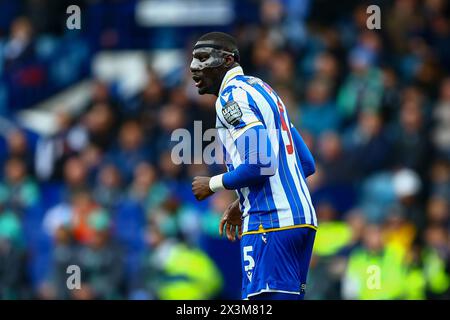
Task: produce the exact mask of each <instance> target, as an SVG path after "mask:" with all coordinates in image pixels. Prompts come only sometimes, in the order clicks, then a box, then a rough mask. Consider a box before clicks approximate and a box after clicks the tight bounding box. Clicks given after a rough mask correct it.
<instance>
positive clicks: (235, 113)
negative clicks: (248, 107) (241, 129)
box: [222, 101, 242, 126]
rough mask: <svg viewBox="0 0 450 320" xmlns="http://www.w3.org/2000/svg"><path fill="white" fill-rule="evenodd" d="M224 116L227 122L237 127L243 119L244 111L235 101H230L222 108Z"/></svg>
mask: <svg viewBox="0 0 450 320" xmlns="http://www.w3.org/2000/svg"><path fill="white" fill-rule="evenodd" d="M222 114H223V117H224V119H225V121H226V122H228V123H229V124H231V125H232V126H235V125H237V124H238V123H239V122H240V121H241V118H242V111H241V108H239V105H238V104H237V102H235V101H228V102H227V103H226V104H225V106H224V107H223V108H222Z"/></svg>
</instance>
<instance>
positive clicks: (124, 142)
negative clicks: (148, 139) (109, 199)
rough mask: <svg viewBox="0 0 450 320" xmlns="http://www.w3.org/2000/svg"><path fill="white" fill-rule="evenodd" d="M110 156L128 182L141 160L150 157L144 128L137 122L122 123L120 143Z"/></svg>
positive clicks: (146, 159)
mask: <svg viewBox="0 0 450 320" xmlns="http://www.w3.org/2000/svg"><path fill="white" fill-rule="evenodd" d="M108 157H109V158H110V159H111V161H112V162H113V163H114V164H115V165H116V167H117V169H118V170H119V171H120V174H121V175H122V177H123V180H124V182H126V183H129V182H130V181H131V178H132V176H133V170H134V168H135V167H136V166H137V165H138V164H139V163H140V162H142V161H148V160H149V159H150V155H149V151H148V148H147V146H146V144H145V140H144V134H143V132H142V128H141V127H140V126H139V124H138V123H137V122H135V121H127V122H125V123H124V124H123V125H122V127H121V128H120V131H119V137H118V144H117V146H115V147H114V148H113V149H112V150H111V152H110V153H109V155H108Z"/></svg>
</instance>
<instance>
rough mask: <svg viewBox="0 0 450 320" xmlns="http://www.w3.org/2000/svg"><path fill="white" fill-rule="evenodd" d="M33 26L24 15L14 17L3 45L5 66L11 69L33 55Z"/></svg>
mask: <svg viewBox="0 0 450 320" xmlns="http://www.w3.org/2000/svg"><path fill="white" fill-rule="evenodd" d="M33 36H34V35H33V26H32V25H31V22H30V20H29V19H28V18H26V17H18V18H16V19H15V20H14V21H13V23H12V25H11V33H10V37H9V40H8V42H7V43H6V45H5V49H4V50H5V67H6V68H8V69H12V68H15V67H20V66H23V65H24V64H25V63H27V62H29V61H30V59H31V58H32V57H33V55H34V43H33Z"/></svg>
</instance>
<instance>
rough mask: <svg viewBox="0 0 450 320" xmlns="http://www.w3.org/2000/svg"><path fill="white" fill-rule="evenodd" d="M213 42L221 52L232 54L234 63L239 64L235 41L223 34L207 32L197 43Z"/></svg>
mask: <svg viewBox="0 0 450 320" xmlns="http://www.w3.org/2000/svg"><path fill="white" fill-rule="evenodd" d="M208 40H209V41H214V43H215V44H217V45H219V46H220V47H222V49H223V50H225V51H229V52H232V53H234V58H235V61H236V62H239V49H238V45H237V41H236V39H235V38H234V37H233V36H231V35H229V34H228V33H224V32H216V31H215V32H209V33H205V34H204V35H202V36H201V37H200V38H199V39H198V41H208Z"/></svg>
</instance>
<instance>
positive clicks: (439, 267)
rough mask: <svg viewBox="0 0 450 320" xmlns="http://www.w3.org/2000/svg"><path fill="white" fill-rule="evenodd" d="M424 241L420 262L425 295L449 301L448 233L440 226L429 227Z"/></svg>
mask: <svg viewBox="0 0 450 320" xmlns="http://www.w3.org/2000/svg"><path fill="white" fill-rule="evenodd" d="M425 241H426V245H425V248H424V250H423V252H422V260H423V264H424V274H425V279H426V282H427V294H428V296H429V298H432V299H442V298H443V299H449V296H450V275H449V273H448V269H447V267H448V265H446V264H447V263H448V257H449V256H448V255H449V253H448V232H447V230H446V229H445V227H443V226H442V225H437V224H436V225H430V226H428V227H427V229H426V230H425Z"/></svg>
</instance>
